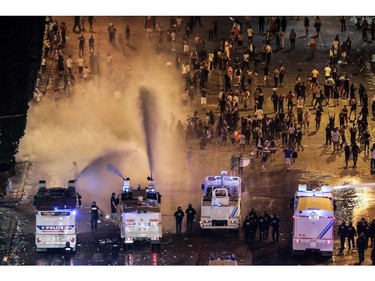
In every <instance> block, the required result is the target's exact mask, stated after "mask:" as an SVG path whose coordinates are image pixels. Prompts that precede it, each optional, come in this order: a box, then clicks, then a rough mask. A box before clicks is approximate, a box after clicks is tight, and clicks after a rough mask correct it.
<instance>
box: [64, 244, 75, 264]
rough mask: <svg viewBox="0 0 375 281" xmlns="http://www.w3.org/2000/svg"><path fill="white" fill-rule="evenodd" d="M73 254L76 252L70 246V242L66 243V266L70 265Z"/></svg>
mask: <svg viewBox="0 0 375 281" xmlns="http://www.w3.org/2000/svg"><path fill="white" fill-rule="evenodd" d="M73 254H74V251H73V248H72V247H71V246H70V242H66V243H65V247H64V265H70V263H71V261H72V257H73Z"/></svg>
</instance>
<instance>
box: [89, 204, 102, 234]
mask: <svg viewBox="0 0 375 281" xmlns="http://www.w3.org/2000/svg"><path fill="white" fill-rule="evenodd" d="M90 212H91V230H94V228H95V230H96V229H98V218H99V214H100V215H103V214H102V213H101V212H100V210H99V207H98V206H96V202H95V201H94V202H92V204H91V208H90Z"/></svg>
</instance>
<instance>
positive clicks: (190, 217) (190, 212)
mask: <svg viewBox="0 0 375 281" xmlns="http://www.w3.org/2000/svg"><path fill="white" fill-rule="evenodd" d="M185 214H186V220H187V231H188V234H193V222H194V218H195V215H196V214H197V212H196V211H195V209H194V208H193V205H192V204H189V205H188V208H187V209H186V211H185Z"/></svg>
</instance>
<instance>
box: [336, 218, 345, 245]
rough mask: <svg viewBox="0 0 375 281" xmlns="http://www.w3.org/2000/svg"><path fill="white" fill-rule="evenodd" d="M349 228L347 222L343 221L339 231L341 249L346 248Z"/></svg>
mask: <svg viewBox="0 0 375 281" xmlns="http://www.w3.org/2000/svg"><path fill="white" fill-rule="evenodd" d="M346 230H347V226H346V222H345V221H343V222H342V223H341V224H340V226H339V231H338V233H337V235H338V236H339V237H340V250H344V249H345V240H346V234H347V233H346V232H347V231H346Z"/></svg>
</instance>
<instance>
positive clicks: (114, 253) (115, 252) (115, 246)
mask: <svg viewBox="0 0 375 281" xmlns="http://www.w3.org/2000/svg"><path fill="white" fill-rule="evenodd" d="M110 251H111V257H112V264H113V265H117V264H118V256H119V252H120V245H119V242H118V239H117V238H116V237H115V238H113V239H112V243H111V248H110Z"/></svg>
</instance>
